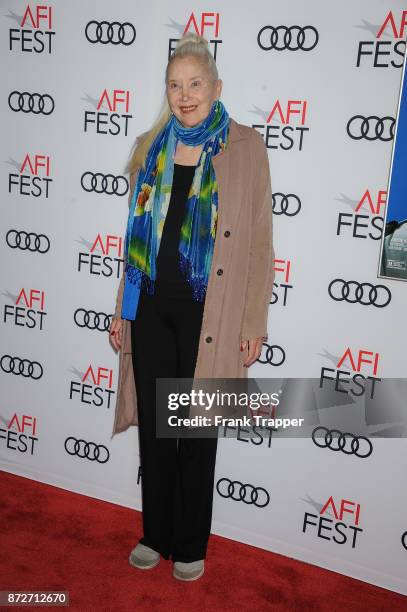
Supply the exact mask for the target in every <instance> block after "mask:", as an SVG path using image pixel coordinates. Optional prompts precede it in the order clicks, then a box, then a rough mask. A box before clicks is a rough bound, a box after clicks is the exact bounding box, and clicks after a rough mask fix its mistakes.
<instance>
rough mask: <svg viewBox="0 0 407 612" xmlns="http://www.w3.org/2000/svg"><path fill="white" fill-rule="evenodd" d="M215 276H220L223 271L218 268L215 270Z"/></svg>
mask: <svg viewBox="0 0 407 612" xmlns="http://www.w3.org/2000/svg"><path fill="white" fill-rule="evenodd" d="M216 274H217V275H218V276H222V274H223V270H222V268H219V269H218V270H217V272H216Z"/></svg>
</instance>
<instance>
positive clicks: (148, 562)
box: [129, 542, 160, 569]
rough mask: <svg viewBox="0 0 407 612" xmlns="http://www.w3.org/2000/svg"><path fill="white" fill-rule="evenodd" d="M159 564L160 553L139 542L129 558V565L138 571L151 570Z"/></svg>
mask: <svg viewBox="0 0 407 612" xmlns="http://www.w3.org/2000/svg"><path fill="white" fill-rule="evenodd" d="M159 562H160V553H158V552H156V551H155V550H153V549H152V548H150V547H149V546H145V545H144V544H141V543H140V542H139V543H138V544H137V546H136V548H134V549H133V550H132V551H131V553H130V557H129V563H130V565H132V566H133V567H137V568H138V569H152V568H153V567H155V566H156V565H158V563H159Z"/></svg>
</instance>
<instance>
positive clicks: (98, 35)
mask: <svg viewBox="0 0 407 612" xmlns="http://www.w3.org/2000/svg"><path fill="white" fill-rule="evenodd" d="M85 36H86V38H87V39H88V41H89V42H90V43H98V42H99V43H102V45H107V44H108V43H111V44H112V45H131V44H132V43H133V42H134V41H135V40H136V29H135V27H134V25H133V24H131V23H129V22H128V21H126V22H125V23H119V22H118V21H112V22H111V23H110V22H109V21H89V23H88V24H87V25H86V29H85Z"/></svg>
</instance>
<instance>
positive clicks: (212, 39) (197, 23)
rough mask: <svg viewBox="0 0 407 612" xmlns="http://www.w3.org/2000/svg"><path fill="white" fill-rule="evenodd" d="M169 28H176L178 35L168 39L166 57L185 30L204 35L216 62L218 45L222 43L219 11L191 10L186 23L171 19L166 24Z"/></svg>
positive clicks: (169, 54)
mask: <svg viewBox="0 0 407 612" xmlns="http://www.w3.org/2000/svg"><path fill="white" fill-rule="evenodd" d="M168 25H169V27H170V28H173V29H174V30H177V32H178V33H179V36H178V37H177V38H169V39H168V59H169V58H170V56H171V54H172V52H173V51H174V49H175V47H176V46H177V42H178V41H179V39H180V38H181V37H182V35H183V34H185V33H186V32H194V34H197V35H198V36H204V37H205V38H206V40H207V41H208V43H209V47H210V50H211V53H212V55H213V57H214V60H215V62H216V58H217V55H218V46H219V45H221V44H222V42H223V41H222V40H221V39H220V38H219V33H220V13H199V12H192V13H191V14H190V15H189V17H188V18H187V21H186V25H185V26H184V25H182V24H180V23H177V22H175V21H174V20H173V19H171V23H170V24H168Z"/></svg>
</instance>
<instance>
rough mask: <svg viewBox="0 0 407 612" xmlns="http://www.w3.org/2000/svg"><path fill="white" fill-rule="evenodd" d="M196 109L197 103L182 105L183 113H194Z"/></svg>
mask: <svg viewBox="0 0 407 612" xmlns="http://www.w3.org/2000/svg"><path fill="white" fill-rule="evenodd" d="M195 109H196V105H194V106H181V107H180V110H181V113H192V111H194V110H195Z"/></svg>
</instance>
